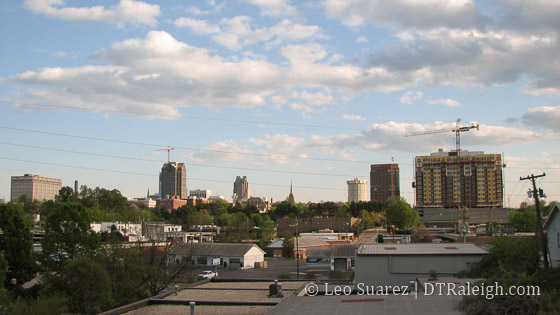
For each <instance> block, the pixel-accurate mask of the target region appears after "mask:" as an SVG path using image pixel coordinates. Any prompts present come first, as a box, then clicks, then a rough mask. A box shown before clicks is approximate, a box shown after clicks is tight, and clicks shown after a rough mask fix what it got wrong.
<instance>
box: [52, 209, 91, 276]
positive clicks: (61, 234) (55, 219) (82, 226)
mask: <svg viewBox="0 0 560 315" xmlns="http://www.w3.org/2000/svg"><path fill="white" fill-rule="evenodd" d="M45 232H46V236H45V238H44V239H43V241H42V247H43V252H42V255H43V264H44V266H45V267H47V268H54V269H55V270H56V269H58V268H60V267H62V264H63V262H64V261H66V260H72V259H74V258H78V257H81V256H88V255H92V254H93V253H94V252H95V250H96V249H97V248H98V247H99V245H100V241H101V238H100V236H99V235H97V233H95V232H94V231H93V230H92V229H91V227H90V219H89V215H88V212H87V209H86V208H84V206H82V205H81V204H78V203H60V204H58V206H57V207H56V208H55V209H54V211H53V213H51V215H49V217H48V218H47V223H46V225H45Z"/></svg>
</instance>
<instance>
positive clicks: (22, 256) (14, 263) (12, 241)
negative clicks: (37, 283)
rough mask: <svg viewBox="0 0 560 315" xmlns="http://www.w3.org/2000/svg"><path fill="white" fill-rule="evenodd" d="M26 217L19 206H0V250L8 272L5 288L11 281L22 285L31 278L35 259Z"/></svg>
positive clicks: (12, 204) (10, 204)
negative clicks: (14, 280)
mask: <svg viewBox="0 0 560 315" xmlns="http://www.w3.org/2000/svg"><path fill="white" fill-rule="evenodd" d="M27 216H28V215H27V214H25V213H24V212H23V210H22V207H21V205H19V204H14V203H11V202H10V203H8V204H0V230H1V231H2V233H0V249H2V250H3V251H4V258H5V259H6V261H7V263H8V271H7V272H6V276H5V279H4V284H5V287H7V288H8V287H9V286H8V284H9V283H10V281H11V280H12V279H14V278H15V279H16V280H17V283H18V284H23V283H25V282H26V281H29V280H31V279H32V278H33V274H34V272H35V268H36V266H35V258H34V257H33V236H32V235H31V231H30V226H29V224H26V221H27V222H30V221H31V220H29V218H27V219H25V217H27Z"/></svg>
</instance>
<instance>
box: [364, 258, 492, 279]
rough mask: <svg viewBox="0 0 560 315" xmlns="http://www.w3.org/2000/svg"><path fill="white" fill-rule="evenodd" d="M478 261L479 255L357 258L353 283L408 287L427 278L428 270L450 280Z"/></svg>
mask: <svg viewBox="0 0 560 315" xmlns="http://www.w3.org/2000/svg"><path fill="white" fill-rule="evenodd" d="M481 259H482V256H481V255H392V256H389V255H357V257H356V267H355V283H356V284H358V283H364V284H365V285H375V286H378V285H383V286H385V285H390V286H403V285H409V282H410V281H412V280H415V279H416V278H418V277H428V276H429V272H430V270H435V271H436V272H437V274H438V277H440V276H445V275H447V276H450V275H453V274H455V273H457V272H459V271H463V270H467V269H468V268H469V265H470V264H472V263H475V262H478V261H480V260H481Z"/></svg>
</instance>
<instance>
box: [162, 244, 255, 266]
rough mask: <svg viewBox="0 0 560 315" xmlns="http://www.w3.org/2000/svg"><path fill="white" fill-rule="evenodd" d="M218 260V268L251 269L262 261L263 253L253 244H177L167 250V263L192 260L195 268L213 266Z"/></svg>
mask: <svg viewBox="0 0 560 315" xmlns="http://www.w3.org/2000/svg"><path fill="white" fill-rule="evenodd" d="M215 258H219V259H220V265H219V266H218V267H220V268H234V269H237V268H239V269H251V268H255V263H257V262H262V261H264V251H263V250H262V249H260V248H259V247H258V246H257V245H255V244H240V243H179V244H177V245H175V246H173V247H172V248H171V249H170V250H169V263H170V264H174V263H179V262H185V260H187V261H188V260H193V261H194V262H195V263H196V265H197V266H213V264H212V263H213V261H214V259H215Z"/></svg>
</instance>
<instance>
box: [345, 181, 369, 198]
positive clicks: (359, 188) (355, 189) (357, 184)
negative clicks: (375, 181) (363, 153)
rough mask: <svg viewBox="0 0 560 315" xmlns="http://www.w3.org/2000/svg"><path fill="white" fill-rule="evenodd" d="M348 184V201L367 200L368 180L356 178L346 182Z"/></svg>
mask: <svg viewBox="0 0 560 315" xmlns="http://www.w3.org/2000/svg"><path fill="white" fill-rule="evenodd" d="M346 183H347V184H348V201H349V202H359V201H367V191H366V190H367V183H368V181H367V180H364V179H359V178H355V179H353V180H349V181H347V182H346Z"/></svg>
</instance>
